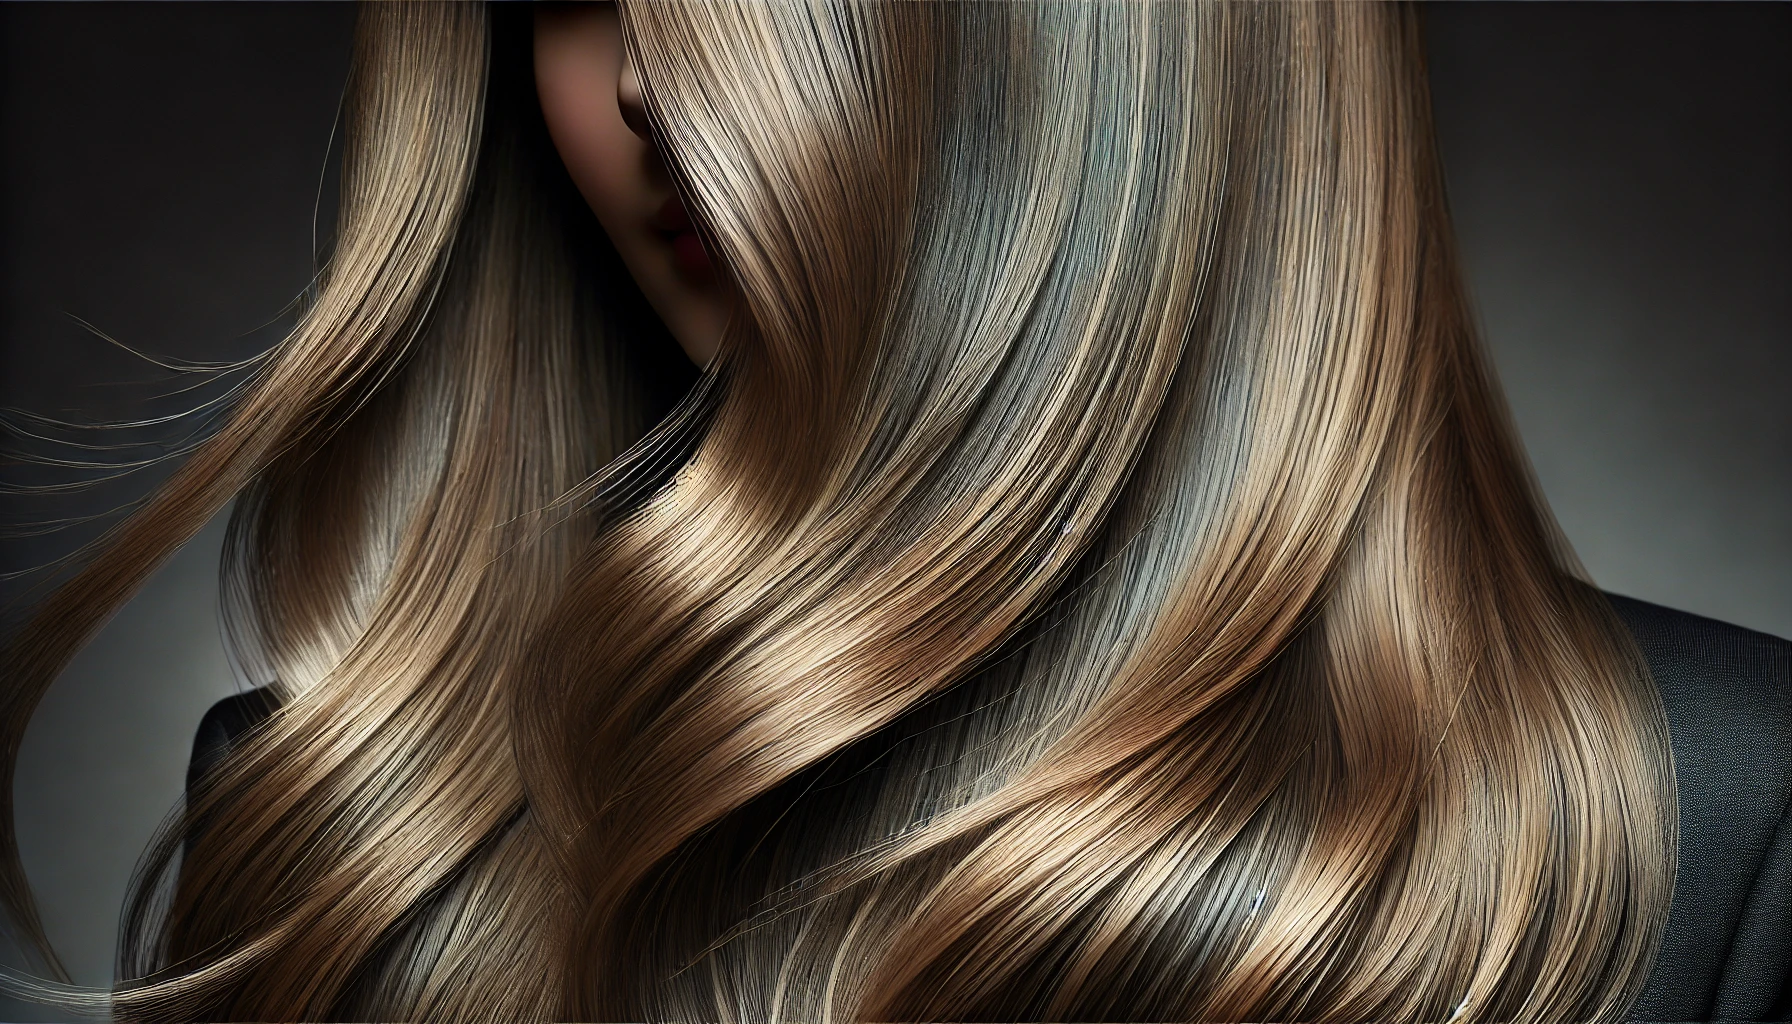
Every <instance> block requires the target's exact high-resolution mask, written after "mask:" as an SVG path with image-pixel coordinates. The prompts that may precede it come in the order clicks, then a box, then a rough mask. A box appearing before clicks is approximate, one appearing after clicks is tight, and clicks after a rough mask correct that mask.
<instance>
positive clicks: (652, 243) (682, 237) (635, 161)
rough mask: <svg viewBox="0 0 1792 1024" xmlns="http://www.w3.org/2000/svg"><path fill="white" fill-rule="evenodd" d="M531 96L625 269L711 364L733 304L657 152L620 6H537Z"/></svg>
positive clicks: (687, 346) (700, 361)
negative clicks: (534, 96)
mask: <svg viewBox="0 0 1792 1024" xmlns="http://www.w3.org/2000/svg"><path fill="white" fill-rule="evenodd" d="M535 89H536V94H537V95H538V96H539V97H540V99H541V112H542V116H543V117H544V118H545V119H546V120H547V126H548V133H549V134H550V135H551V136H553V139H554V147H555V148H556V149H557V150H558V151H559V153H560V158H561V160H562V161H564V162H565V164H566V170H567V172H568V173H569V174H570V175H571V176H572V180H573V183H574V184H576V185H577V186H578V188H579V192H580V193H581V194H582V195H583V196H584V197H585V202H586V203H587V204H589V205H590V207H591V211H592V212H593V213H595V214H596V215H597V219H598V222H599V223H600V224H602V225H603V227H604V231H605V232H606V233H607V234H608V235H609V236H610V241H611V243H612V244H614V245H615V246H616V252H617V253H618V254H619V255H620V256H621V257H622V262H623V264H624V265H625V266H627V267H628V270H629V273H630V274H631V275H632V276H633V277H634V279H635V283H636V284H637V285H639V286H640V288H641V291H642V293H643V294H644V295H646V296H647V301H648V302H649V303H651V304H652V305H653V308H654V310H655V311H656V312H658V313H659V315H660V319H661V320H662V321H664V322H665V324H666V329H667V330H669V331H670V332H671V333H672V336H673V337H674V338H676V339H677V340H678V344H679V347H681V348H683V349H684V352H685V355H687V356H689V357H690V359H691V362H693V363H695V364H697V365H698V366H707V365H708V364H709V362H710V360H711V359H713V358H714V357H715V354H716V348H717V346H718V345H719V344H720V343H721V339H722V330H723V328H724V327H726V326H727V323H728V317H729V315H730V313H731V312H732V310H733V305H734V303H733V300H732V297H731V292H730V290H729V288H728V286H727V285H726V283H725V282H724V281H723V280H722V278H721V277H720V275H718V274H717V273H716V271H715V268H714V267H713V266H712V265H711V263H710V261H709V257H708V255H707V253H705V252H704V249H703V244H702V242H701V241H699V240H698V237H697V234H696V233H695V232H694V231H692V230H691V227H690V220H689V218H688V217H687V216H686V215H685V211H684V206H683V205H682V203H680V201H679V198H678V193H677V191H676V189H675V188H674V187H673V184H672V180H671V178H670V176H668V175H667V173H666V168H665V165H664V164H663V163H662V162H661V160H660V156H659V153H658V151H657V150H656V149H655V148H654V145H653V142H652V132H651V129H650V128H649V126H648V121H647V112H646V108H645V106H644V105H643V104H642V100H641V84H640V80H639V79H638V78H637V77H636V75H635V70H634V67H633V65H632V64H631V63H630V62H629V60H628V55H627V53H626V52H625V50H624V48H623V45H622V29H621V24H620V23H619V22H618V20H617V15H616V6H615V5H614V4H610V3H581V4H572V3H566V4H537V5H536V7H535Z"/></svg>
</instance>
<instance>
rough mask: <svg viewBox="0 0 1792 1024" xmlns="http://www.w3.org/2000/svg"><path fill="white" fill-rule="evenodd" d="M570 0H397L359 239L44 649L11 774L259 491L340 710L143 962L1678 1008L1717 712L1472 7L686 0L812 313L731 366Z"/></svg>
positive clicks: (271, 633) (780, 298) (643, 32)
mask: <svg viewBox="0 0 1792 1024" xmlns="http://www.w3.org/2000/svg"><path fill="white" fill-rule="evenodd" d="M523 19H526V15H518V14H514V13H511V12H505V11H496V10H492V11H488V10H487V9H486V8H484V7H481V6H473V5H450V4H442V5H427V4H419V5H408V4H407V5H397V4H393V5H387V4H376V5H369V6H368V7H367V8H365V9H364V12H363V15H362V21H361V25H360V29H359V33H358V37H357V47H356V57H355V66H354V72H353V76H352V83H351V89H350V95H351V100H352V103H351V109H350V117H349V128H350V131H349V145H348V147H347V151H346V153H345V158H344V192H343V196H344V198H343V203H342V210H341V216H340V228H339V231H340V242H339V243H338V247H337V249H336V252H335V254H334V256H333V258H332V259H331V261H330V263H329V267H328V273H327V277H326V279H325V284H324V287H323V288H322V290H321V292H320V294H319V295H318V297H317V298H316V301H315V302H314V303H313V304H312V306H311V307H310V308H309V310H308V311H307V313H306V315H305V317H304V319H303V322H302V323H301V324H300V325H299V326H298V328H297V329H296V330H295V331H294V332H293V334H292V336H291V337H289V338H288V339H287V340H286V341H285V342H284V343H283V345H282V346H281V347H280V348H279V349H278V350H277V351H276V352H275V353H273V354H272V355H271V357H270V358H269V359H268V360H267V361H266V364H265V366H264V367H263V368H262V369H261V370H260V371H259V376H258V377H257V379H256V380H255V381H254V383H253V385H252V386H251V387H250V389H249V390H248V391H247V392H246V394H245V395H244V397H243V398H242V400H241V402H240V405H239V406H238V408H237V409H236V411H235V412H234V414H233V415H232V417H231V418H230V419H229V421H228V422H227V423H226V424H225V425H224V426H223V427H222V428H221V429H220V430H219V432H218V433H217V434H216V435H215V436H213V437H212V438H211V439H209V440H208V441H207V442H206V443H205V444H204V446H203V447H201V448H200V449H199V450H198V451H197V452H196V453H195V454H194V455H193V456H192V457H191V458H190V459H189V460H188V461H186V462H185V463H184V464H183V465H182V466H181V467H180V469H179V470H178V472H177V473H176V474H175V475H174V476H173V478H172V479H171V480H170V481H169V482H168V483H167V484H166V485H165V486H164V487H163V488H161V490H160V491H159V492H158V493H157V494H156V495H155V497H154V498H153V500H152V501H151V502H150V503H149V504H148V505H147V506H146V507H145V508H144V509H143V510H142V511H140V512H138V513H136V514H135V515H133V516H132V517H131V518H130V519H128V520H127V521H125V522H124V523H123V524H122V525H121V526H120V527H119V528H118V529H117V530H116V531H114V533H113V535H112V536H111V537H110V539H109V540H108V543H107V545H106V547H105V550H104V551H103V552H102V553H101V554H100V555H99V556H98V557H97V558H95V559H94V560H93V561H92V562H91V564H90V565H89V566H88V567H87V568H86V569H85V570H84V571H82V572H81V574H80V575H79V576H77V577H76V578H75V579H74V580H73V581H72V582H70V583H69V584H67V585H66V586H65V587H64V588H63V589H62V590H60V591H59V592H58V593H57V594H55V595H54V596H53V597H52V598H51V599H50V600H49V601H48V603H47V604H46V605H45V607H44V608H43V610H42V611H41V612H40V614H39V615H38V616H37V618H36V619H35V620H34V621H33V623H32V624H30V626H29V627H28V628H27V629H26V630H25V631H24V633H23V634H22V635H21V636H20V637H19V638H18V640H17V641H16V643H15V644H14V646H13V648H12V653H11V655H10V656H9V660H8V662H7V668H6V671H7V678H8V688H7V692H6V698H5V699H6V701H7V704H6V707H5V713H4V715H3V716H0V721H3V722H4V724H5V728H6V730H7V731H6V743H7V757H6V758H5V759H4V764H5V765H6V766H7V771H9V772H10V770H11V765H12V762H13V759H14V757H15V755H16V752H17V749H18V740H19V736H20V734H21V732H22V731H23V728H24V723H25V721H26V720H27V718H28V717H29V715H30V712H31V709H32V707H33V706H34V705H35V702H36V700H37V698H38V697H39V696H40V695H41V694H42V692H43V690H44V689H45V687H47V686H48V685H49V683H50V682H51V680H52V679H53V678H54V677H55V675H56V673H57V672H58V671H59V670H60V668H61V666H62V665H63V664H65V663H66V661H67V660H68V658H69V657H70V656H71V653H72V652H73V651H74V650H75V649H76V648H77V647H78V646H79V645H80V644H81V643H82V642H83V641H84V640H85V638H86V637H87V636H88V635H90V633H91V632H92V631H93V629H94V628H95V626H96V625H97V623H99V622H100V621H101V620H102V619H103V618H104V616H105V615H106V614H107V613H108V612H109V611H110V610H111V609H113V608H115V607H116V606H117V605H118V604H119V603H120V602H122V601H123V600H125V599H126V598H127V597H128V596H129V594H130V593H131V592H132V591H133V590H134V589H135V588H136V587H137V586H138V585H140V584H141V583H142V582H143V580H144V579H145V578H146V577H147V576H148V575H149V574H150V573H151V572H152V571H153V570H154V569H155V567H156V566H157V565H158V564H159V563H160V562H161V561H162V560H163V559H164V558H166V557H167V555H168V554H169V553H170V552H171V551H173V550H174V549H175V548H176V547H177V546H179V545H180V544H181V543H183V542H184V541H185V540H187V539H188V538H190V537H191V536H192V535H193V534H194V533H195V532H196V531H197V530H198V529H199V527H200V526H201V525H202V524H203V523H204V522H205V521H206V520H207V519H208V518H209V517H210V516H211V515H213V514H214V513H215V512H217V511H218V510H219V509H220V508H222V507H223V506H224V505H225V503H226V502H228V501H230V500H231V499H232V498H233V497H235V496H240V498H239V504H238V506H237V509H236V511H235V513H234V518H233V522H232V537H233V542H232V547H231V554H232V557H231V559H230V562H229V565H228V566H227V569H228V570H229V572H230V573H231V576H230V579H231V580H232V581H233V583H234V585H235V587H236V588H237V589H236V591H235V592H236V594H237V597H238V600H237V603H236V605H235V609H236V611H237V614H235V615H234V616H233V617H232V622H233V626H234V635H235V636H236V638H237V641H238V643H239V645H240V647H241V648H242V650H243V651H244V652H245V654H246V655H247V656H249V657H250V660H251V663H252V664H255V665H258V666H261V668H262V671H263V674H264V677H265V678H267V679H269V680H271V681H272V682H273V685H274V686H275V687H276V690H277V695H278V697H279V701H280V703H279V708H278V710H277V711H276V712H275V713H274V714H273V715H272V717H271V718H270V719H269V720H268V721H267V722H266V724H265V725H264V726H262V727H260V728H259V729H257V730H255V731H254V732H253V733H252V734H251V735H250V736H249V737H248V738H247V739H246V740H245V741H244V742H242V743H241V744H240V745H239V747H238V749H236V750H235V751H234V752H233V753H232V755H231V756H230V757H229V759H228V760H227V762H226V763H225V765H224V766H223V768H222V769H221V770H219V771H217V772H215V773H213V774H212V775H211V776H209V777H208V779H207V780H206V782H205V784H204V785H202V786H201V787H200V788H199V789H198V790H197V791H196V792H195V793H193V794H191V798H190V801H189V805H188V806H187V808H186V810H185V813H184V814H183V815H177V816H176V817H175V818H174V819H173V820H172V821H171V823H170V826H169V828H168V830H167V834H166V835H164V836H163V837H162V839H161V841H160V842H159V843H158V845H157V847H156V849H155V850H154V851H153V852H152V854H151V856H150V857H149V858H148V860H147V861H146V864H145V867H144V869H143V872H142V877H141V879H140V884H139V886H138V887H137V890H136V893H135V895H134V898H133V902H132V905H131V907H130V908H129V911H128V914H127V923H126V934H125V947H124V948H125V952H124V955H123V962H122V966H121V970H122V976H123V977H124V978H125V979H126V980H125V981H124V982H123V983H122V984H121V986H120V988H119V990H118V991H117V992H116V994H115V997H114V1011H115V1012H116V1014H117V1015H118V1016H120V1017H122V1018H126V1019H143V1020H185V1019H198V1018H205V1019H224V1018H230V1019H286V1020H290V1019H319V1018H326V1017H359V1018H368V1019H372V1018H379V1019H398V1018H416V1019H431V1020H482V1019H537V1018H540V1019H546V1018H555V1017H559V1018H572V1019H743V1020H748V1019H751V1020H758V1019H768V1020H769V1019H800V1020H827V1019H849V1018H850V1019H860V1018H865V1019H882V1020H940V1019H1011V1020H1012V1019H1116V1018H1120V1019H1133V1020H1144V1019H1151V1020H1163V1019H1187V1020H1196V1019H1199V1020H1297V1019H1298V1020H1315V1019H1326V1020H1343V1019H1377V1020H1413V1021H1418V1020H1440V1019H1445V1018H1450V1019H1458V1020H1509V1019H1525V1020H1564V1021H1565V1020H1616V1019H1618V1018H1619V1017H1620V1016H1621V1014H1622V1013H1623V1011H1624V1010H1625V1008H1626V1007H1627V1006H1628V1005H1629V1003H1630V1001H1631V1000H1632V999H1633V998H1634V997H1635V996H1636V994H1637V993H1638V991H1639V989H1640V986H1641V984H1642V981H1643V979H1644V975H1645V972H1646V971H1647V969H1648V967H1649V966H1650V962H1651V960H1652V958H1653V955H1654V951H1655V949H1656V947H1657V945H1658V942H1659V939H1660V935H1661V930H1662V924H1663V921H1664V918H1665V915H1666V910H1667V905H1668V898H1669V892H1670V889H1671V884H1672V879H1673V872H1674V846H1675V834H1674V829H1675V820H1676V815H1675V806H1674V785H1673V776H1672V772H1671V764H1670V760H1669V754H1668V747H1667V740H1666V727H1665V721H1664V718H1663V713H1662V710H1661V706H1660V701H1659V698H1658V697H1657V696H1656V694H1655V691H1654V688H1653V686H1652V684H1651V682H1650V680H1649V678H1648V675H1647V672H1646V670H1645V668H1644V667H1643V666H1642V664H1641V662H1640V660H1639V658H1638V656H1637V654H1636V652H1635V650H1634V648H1633V647H1632V645H1631V643H1630V641H1629V640H1628V638H1627V636H1626V634H1625V633H1624V631H1623V628H1622V626H1621V625H1620V624H1619V623H1618V622H1617V620H1616V619H1615V618H1614V616H1613V615H1612V613H1611V612H1610V610H1609V609H1608V608H1607V607H1606V606H1605V604H1604V602H1603V600H1602V598H1601V597H1600V595H1599V594H1598V592H1597V591H1595V590H1593V589H1592V588H1591V587H1590V586H1588V585H1587V584H1585V583H1583V582H1581V581H1580V580H1579V579H1578V578H1577V573H1576V570H1575V569H1574V568H1573V565H1572V561H1571V556H1570V555H1568V554H1567V552H1566V549H1565V546H1564V545H1563V544H1561V542H1560V541H1559V540H1558V538H1557V536H1556V534H1555V532H1554V530H1553V527H1552V525H1551V524H1550V522H1549V520H1548V517H1547V513H1546V512H1545V511H1544V510H1543V507H1542V503H1541V501H1540V500H1539V499H1538V497H1537V496H1536V494H1535V492H1534V489H1533V488H1532V487H1531V485H1530V483H1529V480H1528V477H1527V475H1526V471H1525V468H1524V465H1523V461H1522V457H1521V455H1520V454H1519V449H1518V446H1517V444H1516V442H1515V441H1514V439H1513V433H1512V430H1511V428H1510V426H1509V425H1508V424H1507V423H1506V421H1505V418H1504V413H1503V410H1502V406H1501V402H1500V400H1499V399H1498V397H1497V394H1496V391H1495V388H1494V386H1493V384H1492V383H1491V381H1490V375H1489V373H1488V371H1487V370H1486V368H1485V367H1484V366H1483V364H1482V362H1481V358H1480V356H1479V354H1478V352H1477V349H1476V345H1475V342H1474V337H1473V331H1472V322H1471V316H1470V312H1469V309H1468V305H1467V302H1466V300H1465V298H1464V295H1463V293H1462V291H1461V284H1460V280H1459V274H1458V270H1457V267H1456V260H1455V256H1454V252H1453V248H1452V242H1451V238H1450V233H1449V226H1448V220H1447V215H1446V210H1445V205H1444V195H1443V189H1442V184H1441V180H1440V178H1439V171H1438V163H1437V157H1436V154H1435V152H1434V148H1433V143H1432V140H1431V135H1430V114H1429V111H1428V108H1427V102H1426V90H1425V84H1424V77H1423V69H1422V64H1421V58H1420V46H1419V42H1418V37H1417V29H1416V26H1415V22H1414V15H1413V13H1412V12H1411V11H1409V10H1406V9H1404V8H1398V7H1392V6H1384V5H1371V4H1335V5H1333V4H1294V3H1288V4H1232V3H1226V2H1206V3H1169V2H1166V3H1150V4H1136V5H1119V4H1041V5H1036V6H1035V5H1025V6H1023V5H1010V4H937V5H935V4H893V5H888V6H869V5H859V4H849V3H840V4H829V3H817V4H813V5H810V4H794V3H790V4H786V3H778V4H758V3H741V4H729V3H715V4H692V5H684V4H635V3H629V4H626V5H625V6H624V9H623V21H624V27H625V36H626V41H627V45H628V46H629V48H630V53H631V55H632V56H633V58H634V60H635V61H636V63H637V66H638V67H639V69H640V72H641V76H642V81H643V86H644V90H645V94H646V97H647V102H648V106H649V110H650V112H651V115H652V118H653V121H654V124H655V128H656V131H657V134H658V138H659V141H660V143H661V145H662V147H663V148H664V150H665V153H666V155H667V157H668V160H669V162H670V164H671V165H672V167H673V170H674V173H675V175H676V176H677V177H678V179H679V182H680V184H681V189H682V191H683V192H684V193H685V194H686V197H687V201H688V203H689V205H690V206H691V208H692V209H693V211H694V212H695V213H696V214H697V216H698V217H699V219H700V220H701V222H702V223H703V225H704V231H705V233H706V235H707V238H708V241H709V243H710V244H711V246H712V250H713V251H715V252H717V253H718V254H719V255H720V257H721V259H722V262H723V263H724V264H725V265H726V266H727V267H728V268H729V272H730V273H731V275H732V276H733V278H734V279H735V281H736V283H737V285H738V287H739V290H740V294H741V296H742V299H743V306H744V309H743V312H742V314H741V315H740V316H738V317H737V319H736V322H735V323H734V324H733V325H731V327H730V331H729V334H728V336H727V337H726V338H725V339H724V346H723V352H722V355H721V357H720V359H719V360H718V365H717V366H716V367H714V368H713V369H712V370H710V371H709V372H707V373H705V374H704V375H703V376H702V378H701V379H700V380H699V381H697V383H696V384H695V386H694V387H692V388H691V390H690V391H689V393H688V394H687V395H686V396H685V398H684V399H683V400H682V401H680V402H679V403H678V405H677V407H676V408H673V409H672V410H671V412H670V413H669V414H666V408H667V406H668V405H669V404H670V403H671V400H672V396H673V395H675V394H676V392H677V391H678V390H679V389H680V388H681V387H683V386H684V385H685V384H686V383H688V382H687V381H686V380H684V379H682V378H681V377H680V376H679V374H678V373H677V372H676V371H675V370H673V369H670V368H668V366H667V365H666V364H665V363H664V362H661V361H659V360H663V358H664V357H663V356H662V355H657V354H656V353H664V352H666V351H668V350H669V348H670V341H669V339H666V338H665V337H664V336H663V331H662V330H661V329H660V328H658V327H657V326H655V325H654V324H653V323H652V318H651V316H650V315H649V314H648V313H647V312H646V311H645V309H644V307H643V304H642V300H641V299H640V296H639V295H638V294H637V293H636V292H635V291H634V290H633V288H632V287H631V286H630V285H629V283H628V282H627V280H626V275H624V274H623V273H622V272H621V270H620V268H619V266H618V264H617V262H616V260H615V257H614V255H613V254H611V253H610V252H608V250H607V249H606V248H605V247H604V245H603V243H602V242H601V239H600V238H599V234H600V233H599V232H598V229H597V228H596V225H595V223H594V222H592V221H591V220H590V218H589V216H588V214H586V213H585V212H584V211H583V209H582V208H581V207H580V206H579V205H578V200H577V197H576V194H574V193H573V192H572V190H571V189H570V187H569V186H568V185H567V183H566V182H565V181H564V178H563V172H562V171H560V170H559V169H558V167H557V163H556V161H555V158H554V156H553V154H552V149H551V146H550V145H549V144H548V142H547V141H546V137H545V133H544V132H543V131H542V129H541V127H540V124H539V113H538V112H537V111H536V110H535V109H534V100H533V95H532V92H531V86H530V83H529V81H528V76H527V58H526V46H527V43H526V39H525V38H524V37H525V35H526V31H527V29H526V26H525V25H524V23H523ZM656 335H657V336H656ZM662 415H663V416H664V418H663V419H662V418H661V417H662ZM655 422H657V424H658V425H657V426H653V425H652V424H654V423H655ZM0 781H3V782H5V786H4V787H0V793H5V792H10V776H8V777H7V778H6V779H5V780H0ZM3 818H4V820H5V821H6V822H7V823H8V824H7V826H6V827H7V828H8V830H9V831H8V832H7V833H6V834H5V841H6V857H5V858H4V860H0V894H3V895H4V896H5V899H6V902H7V905H8V906H9V907H10V908H11V909H12V911H13V913H14V916H15V919H16V920H17V921H19V922H20V923H21V925H22V926H23V928H24V930H25V931H26V933H27V934H28V935H36V936H39V940H40V942H41V930H40V929H38V928H37V926H36V922H35V916H34V913H33V911H32V904H31V899H30V895H29V890H28V889H27V887H26V885H25V882H24V878H23V875H22V873H21V870H20V868H19V865H18V860H17V856H16V852H15V850H14V848H13V841H12V834H11V832H10V828H11V826H10V820H11V818H10V812H8V813H7V814H6V815H4V816H3ZM183 840H185V841H190V844H191V845H190V849H189V850H188V851H187V853H186V855H185V856H184V857H183V858H180V863H179V869H178V872H176V871H174V870H173V869H172V866H173V865H174V863H175V862H176V855H177V853H178V851H179V848H180V845H181V843H182V842H183ZM45 948H46V949H47V947H45Z"/></svg>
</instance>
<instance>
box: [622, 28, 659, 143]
mask: <svg viewBox="0 0 1792 1024" xmlns="http://www.w3.org/2000/svg"><path fill="white" fill-rule="evenodd" d="M616 106H617V107H619V108H621V110H622V120H623V123H624V124H627V125H628V128H629V131H632V132H634V133H635V134H636V135H639V136H640V137H641V138H643V139H648V140H650V141H651V140H652V137H653V128H652V126H651V125H649V124H648V123H647V104H646V103H644V102H643V101H642V99H641V78H640V76H639V75H637V74H635V62H634V61H632V60H629V59H628V51H627V50H626V49H624V50H623V52H622V73H621V74H619V75H617V76H616Z"/></svg>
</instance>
